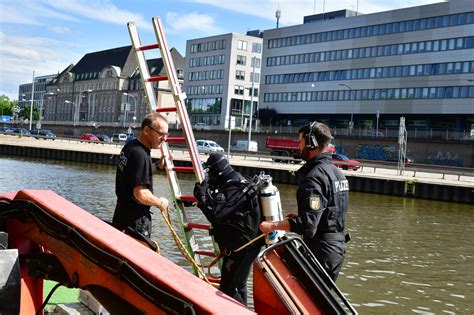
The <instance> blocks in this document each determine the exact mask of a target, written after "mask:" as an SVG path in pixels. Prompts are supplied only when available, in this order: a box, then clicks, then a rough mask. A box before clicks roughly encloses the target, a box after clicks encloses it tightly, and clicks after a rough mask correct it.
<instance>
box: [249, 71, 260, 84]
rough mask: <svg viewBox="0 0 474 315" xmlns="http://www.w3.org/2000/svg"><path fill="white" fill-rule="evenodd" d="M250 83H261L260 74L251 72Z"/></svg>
mask: <svg viewBox="0 0 474 315" xmlns="http://www.w3.org/2000/svg"><path fill="white" fill-rule="evenodd" d="M250 81H252V82H255V83H259V82H260V73H253V72H250Z"/></svg>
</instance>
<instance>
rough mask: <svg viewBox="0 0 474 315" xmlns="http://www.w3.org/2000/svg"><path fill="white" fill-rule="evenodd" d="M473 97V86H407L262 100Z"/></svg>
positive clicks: (281, 95)
mask: <svg viewBox="0 0 474 315" xmlns="http://www.w3.org/2000/svg"><path fill="white" fill-rule="evenodd" d="M452 98H474V86H444V87H409V88H393V89H390V88H389V89H364V90H347V89H346V90H335V91H334V90H332V91H303V92H283V93H281V92H277V93H265V94H264V102H268V103H270V102H271V103H282V102H285V103H287V102H315V101H353V100H354V101H372V100H407V99H452Z"/></svg>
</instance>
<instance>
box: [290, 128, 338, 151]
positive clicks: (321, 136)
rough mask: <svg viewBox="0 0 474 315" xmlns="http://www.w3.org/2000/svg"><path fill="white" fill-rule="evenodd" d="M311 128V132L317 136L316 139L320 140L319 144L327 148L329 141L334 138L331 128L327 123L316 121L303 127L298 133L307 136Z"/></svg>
mask: <svg viewBox="0 0 474 315" xmlns="http://www.w3.org/2000/svg"><path fill="white" fill-rule="evenodd" d="M311 126H312V128H311ZM310 128H311V132H312V133H313V134H314V136H315V137H316V141H318V144H319V146H320V147H323V148H327V146H328V145H329V142H330V141H331V139H332V136H331V129H330V128H329V127H328V126H327V125H326V124H323V123H320V122H314V123H311V124H307V125H304V126H303V127H301V128H300V130H299V131H298V133H303V136H306V135H307V134H308V133H310Z"/></svg>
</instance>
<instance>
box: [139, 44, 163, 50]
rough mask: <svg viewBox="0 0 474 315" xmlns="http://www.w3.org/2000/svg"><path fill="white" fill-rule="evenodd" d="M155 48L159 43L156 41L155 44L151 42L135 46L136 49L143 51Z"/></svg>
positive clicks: (158, 46)
mask: <svg viewBox="0 0 474 315" xmlns="http://www.w3.org/2000/svg"><path fill="white" fill-rule="evenodd" d="M156 48H160V44H158V43H156V44H151V45H143V46H140V47H137V48H136V50H137V51H144V50H150V49H156Z"/></svg>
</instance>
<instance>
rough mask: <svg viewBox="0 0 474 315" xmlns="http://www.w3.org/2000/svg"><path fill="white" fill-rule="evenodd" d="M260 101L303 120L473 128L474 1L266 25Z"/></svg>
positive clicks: (363, 126) (368, 127)
mask: <svg viewBox="0 0 474 315" xmlns="http://www.w3.org/2000/svg"><path fill="white" fill-rule="evenodd" d="M263 45H264V50H263V66H262V74H263V78H262V83H261V86H260V87H261V91H260V107H261V108H266V107H268V108H271V109H274V110H276V112H277V114H278V117H279V118H280V120H288V123H289V124H292V125H300V124H303V123H307V122H309V121H313V120H318V121H323V122H326V123H327V124H329V125H330V126H332V127H338V128H341V129H344V128H346V130H349V131H351V128H349V127H350V126H351V125H353V126H354V128H356V129H358V130H359V131H360V130H364V131H365V132H373V131H374V130H375V129H376V127H377V125H376V124H377V120H378V124H379V125H378V126H379V127H380V128H381V130H385V129H390V128H393V129H396V128H398V125H399V120H400V117H401V116H404V117H405V119H406V125H407V128H408V129H410V128H412V129H414V128H418V129H425V130H427V129H436V128H440V129H451V130H452V129H461V130H462V129H464V130H474V1H472V0H451V1H449V2H442V3H437V4H431V5H424V6H418V7H411V8H405V9H398V10H393V11H387V12H380V13H374V14H367V15H364V14H360V13H356V12H352V11H348V10H342V11H336V12H330V13H326V14H317V15H312V16H307V17H305V19H304V23H303V24H301V25H295V26H290V27H284V28H277V29H270V30H265V31H264V36H263Z"/></svg>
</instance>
